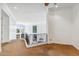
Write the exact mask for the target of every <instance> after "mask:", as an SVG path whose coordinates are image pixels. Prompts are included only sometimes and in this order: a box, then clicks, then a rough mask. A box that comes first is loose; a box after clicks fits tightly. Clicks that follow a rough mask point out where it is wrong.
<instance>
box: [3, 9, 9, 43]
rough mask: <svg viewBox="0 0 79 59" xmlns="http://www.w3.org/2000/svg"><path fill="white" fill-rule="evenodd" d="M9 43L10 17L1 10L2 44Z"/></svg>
mask: <svg viewBox="0 0 79 59" xmlns="http://www.w3.org/2000/svg"><path fill="white" fill-rule="evenodd" d="M8 41H9V16H8V15H7V14H6V13H5V12H4V11H3V10H1V42H2V43H4V42H8Z"/></svg>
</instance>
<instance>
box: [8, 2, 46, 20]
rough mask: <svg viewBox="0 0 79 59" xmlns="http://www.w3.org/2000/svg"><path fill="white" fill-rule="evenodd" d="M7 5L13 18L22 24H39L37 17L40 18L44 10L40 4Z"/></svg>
mask: <svg viewBox="0 0 79 59" xmlns="http://www.w3.org/2000/svg"><path fill="white" fill-rule="evenodd" d="M7 5H8V7H9V9H10V10H11V11H12V13H13V15H14V16H15V18H16V19H17V20H22V21H24V22H26V21H27V22H40V21H41V20H39V18H38V19H37V17H38V16H42V15H41V13H45V10H46V9H45V8H44V5H43V4H42V3H7ZM15 7H16V8H15ZM31 16H34V17H36V19H35V18H34V17H33V18H32V17H31Z"/></svg>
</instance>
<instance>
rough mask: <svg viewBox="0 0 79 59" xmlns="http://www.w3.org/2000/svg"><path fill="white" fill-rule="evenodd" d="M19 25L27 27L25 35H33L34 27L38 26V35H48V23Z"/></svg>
mask: <svg viewBox="0 0 79 59" xmlns="http://www.w3.org/2000/svg"><path fill="white" fill-rule="evenodd" d="M17 24H22V25H24V26H25V33H27V34H33V30H32V29H33V28H32V27H33V25H36V26H37V33H47V28H46V23H31V22H30V23H22V22H17Z"/></svg>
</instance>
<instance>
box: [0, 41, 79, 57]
mask: <svg viewBox="0 0 79 59" xmlns="http://www.w3.org/2000/svg"><path fill="white" fill-rule="evenodd" d="M2 49H3V51H2V52H1V53H0V55H1V56H79V51H78V50H77V49H76V48H74V47H73V46H71V45H61V44H46V45H40V46H36V47H33V48H26V46H25V43H24V41H23V40H16V41H13V42H10V43H6V44H3V45H2Z"/></svg>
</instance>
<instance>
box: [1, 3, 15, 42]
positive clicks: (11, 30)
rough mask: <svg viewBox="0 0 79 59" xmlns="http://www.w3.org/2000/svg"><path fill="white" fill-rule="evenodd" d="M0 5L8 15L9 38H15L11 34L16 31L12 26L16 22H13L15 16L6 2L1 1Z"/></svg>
mask: <svg viewBox="0 0 79 59" xmlns="http://www.w3.org/2000/svg"><path fill="white" fill-rule="evenodd" d="M0 6H1V9H3V10H4V11H5V12H6V14H7V15H8V16H9V25H10V27H9V40H11V39H15V38H16V37H13V36H14V35H13V34H14V33H16V29H15V28H14V27H13V25H14V24H15V23H16V22H14V21H15V18H14V16H13V14H12V13H11V11H10V9H9V8H8V6H7V5H6V4H3V3H2V4H1V5H0ZM1 9H0V10H1ZM0 24H1V23H0ZM14 26H15V25H14ZM0 33H1V32H0ZM5 34H7V33H5ZM5 41H6V39H5Z"/></svg>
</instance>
